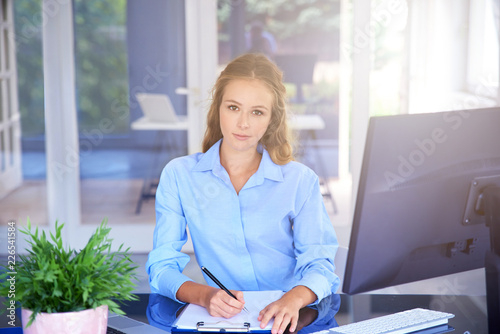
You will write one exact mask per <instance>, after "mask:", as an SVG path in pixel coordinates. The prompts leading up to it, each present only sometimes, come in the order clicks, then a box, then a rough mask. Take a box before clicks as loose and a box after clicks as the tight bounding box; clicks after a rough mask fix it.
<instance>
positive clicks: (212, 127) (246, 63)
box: [202, 53, 294, 165]
mask: <svg viewBox="0 0 500 334" xmlns="http://www.w3.org/2000/svg"><path fill="white" fill-rule="evenodd" d="M282 78H283V73H282V72H281V71H280V69H279V68H278V67H277V66H276V65H275V64H274V63H272V62H271V61H270V60H269V59H268V58H267V57H266V56H264V55H262V54H253V53H249V54H244V55H242V56H239V57H238V58H236V59H234V60H233V61H231V62H230V63H229V64H228V65H227V66H226V68H225V69H224V71H222V73H221V74H220V76H219V78H218V79H217V81H216V82H215V85H214V87H213V89H212V103H211V105H210V109H209V111H208V115H207V130H206V131H205V136H204V138H203V143H202V150H203V152H206V151H208V150H209V149H210V147H212V145H214V144H215V143H216V142H217V141H218V140H219V139H221V138H222V131H221V128H220V117H219V109H220V105H221V103H222V97H223V95H224V89H225V88H226V86H227V84H228V83H229V82H231V80H236V79H245V80H260V81H261V82H263V83H264V84H265V85H266V86H267V87H269V89H270V91H271V92H272V93H273V96H274V99H273V106H272V112H271V120H270V122H269V126H268V127H267V130H266V132H265V134H264V136H262V138H261V140H260V143H261V144H262V146H263V147H264V148H265V149H266V150H267V152H268V153H269V156H270V157H271V159H272V160H273V162H274V163H276V164H278V165H284V164H287V163H288V162H290V161H292V160H294V157H293V149H292V136H291V133H290V130H289V127H288V122H287V115H286V104H285V97H286V90H285V86H284V85H283V82H282Z"/></svg>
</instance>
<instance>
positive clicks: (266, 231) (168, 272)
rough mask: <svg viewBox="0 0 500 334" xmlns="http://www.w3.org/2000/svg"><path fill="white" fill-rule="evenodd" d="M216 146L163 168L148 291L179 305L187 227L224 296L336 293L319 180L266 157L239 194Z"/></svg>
mask: <svg viewBox="0 0 500 334" xmlns="http://www.w3.org/2000/svg"><path fill="white" fill-rule="evenodd" d="M220 143H221V140H220V141H218V142H217V143H216V144H214V145H213V146H212V147H211V148H210V149H209V150H208V151H207V152H206V153H196V154H193V155H189V156H185V157H181V158H177V159H174V160H172V161H170V162H169V163H168V164H167V165H166V166H165V168H164V169H163V172H162V174H161V178H160V183H159V186H158V189H157V192H156V228H155V231H154V239H153V250H152V251H151V252H150V254H149V258H148V262H147V263H146V270H147V272H148V275H149V280H150V286H151V290H152V292H155V293H160V294H162V295H165V296H167V297H169V298H172V299H174V300H177V299H176V294H177V290H178V289H179V287H180V286H181V285H182V284H183V283H184V282H186V281H188V280H190V279H189V278H188V277H187V276H185V275H183V274H182V271H183V269H184V267H185V266H186V264H187V263H188V262H189V256H188V255H187V254H184V253H182V252H181V248H182V246H183V245H184V244H185V243H186V241H187V229H186V227H187V228H188V229H189V233H190V235H191V239H192V242H193V247H194V251H195V255H196V259H197V261H198V264H199V265H200V266H205V267H206V268H208V269H209V270H210V271H211V272H212V274H213V275H214V276H215V277H217V278H218V279H219V281H221V282H222V283H223V284H224V285H225V286H226V287H227V288H228V289H234V290H242V291H245V290H282V291H288V290H289V289H291V288H293V287H294V286H297V285H304V286H306V287H308V288H310V289H311V290H312V291H313V292H314V293H315V294H316V296H317V297H318V301H320V300H321V299H323V298H324V297H326V296H328V295H329V294H331V293H332V292H335V291H336V290H337V288H338V285H339V279H338V277H337V276H336V275H335V273H334V269H335V266H334V257H335V253H336V251H337V247H338V242H337V237H336V235H335V231H334V230H333V227H332V224H331V222H330V220H329V218H328V214H327V212H326V210H325V206H324V203H323V198H322V195H321V192H320V188H319V182H318V177H317V175H316V174H315V173H314V172H313V171H312V170H311V169H310V168H308V167H306V166H304V165H302V164H300V163H298V162H295V161H292V162H289V163H288V164H286V165H282V166H280V165H277V164H275V163H274V162H273V161H272V160H271V158H270V157H269V154H268V152H267V151H266V150H263V151H262V160H261V162H260V165H259V169H258V170H257V172H256V173H255V174H254V175H252V176H251V177H250V179H249V180H248V181H247V183H246V184H245V185H244V186H243V188H242V189H241V190H240V192H239V194H237V193H236V191H235V189H234V187H233V185H232V183H231V180H230V178H229V175H228V173H227V171H226V170H225V169H224V167H223V166H222V165H221V163H220V157H219V148H220ZM205 279H206V281H207V283H208V284H209V285H212V286H216V285H215V284H214V283H213V282H212V281H211V280H210V279H209V278H208V277H205Z"/></svg>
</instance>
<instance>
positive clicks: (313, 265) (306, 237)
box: [293, 174, 340, 302]
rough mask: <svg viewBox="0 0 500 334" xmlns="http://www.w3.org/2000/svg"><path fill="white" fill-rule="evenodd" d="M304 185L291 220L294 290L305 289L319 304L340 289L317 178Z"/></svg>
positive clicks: (332, 234)
mask: <svg viewBox="0 0 500 334" xmlns="http://www.w3.org/2000/svg"><path fill="white" fill-rule="evenodd" d="M307 183H308V184H309V185H308V186H307V185H304V186H303V187H304V189H303V190H304V192H305V193H307V194H308V196H307V197H306V198H305V201H304V203H303V205H302V207H301V209H300V210H299V211H298V214H297V215H296V216H295V217H294V218H293V236H294V237H293V238H294V245H295V256H296V258H297V265H296V268H295V271H294V277H295V284H294V286H298V285H303V286H306V287H308V288H309V289H311V290H312V291H313V292H314V293H315V294H316V296H317V297H318V299H317V301H316V302H320V301H321V300H322V299H323V298H325V297H327V296H329V295H330V294H332V293H334V292H335V291H337V289H338V287H339V285H340V280H339V278H338V276H337V275H336V274H335V264H334V259H335V254H336V252H337V249H338V241H337V236H336V234H335V231H334V229H333V226H332V223H331V222H330V218H329V217H328V213H327V212H326V208H325V205H324V203H323V196H322V194H321V191H320V187H319V180H318V177H317V176H316V175H315V174H314V178H313V181H312V182H307ZM307 187H309V189H307Z"/></svg>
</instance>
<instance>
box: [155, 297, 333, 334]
mask: <svg viewBox="0 0 500 334" xmlns="http://www.w3.org/2000/svg"><path fill="white" fill-rule="evenodd" d="M185 305H186V304H181V303H178V302H176V301H174V300H172V299H170V298H167V297H164V296H162V295H159V294H151V295H150V296H149V303H148V307H147V310H146V316H147V318H148V321H149V324H150V325H152V326H155V327H158V328H160V329H163V330H165V331H168V332H171V331H172V324H173V323H174V321H175V319H176V318H177V316H178V315H179V314H180V313H181V311H182V309H183V307H184V306H185ZM339 309H340V296H339V295H337V294H332V295H330V296H328V297H326V298H324V299H323V300H322V301H321V302H320V303H319V304H317V305H311V306H308V307H304V308H303V309H301V310H300V312H299V322H298V326H297V331H296V333H298V334H308V333H313V332H317V331H321V330H326V329H329V328H333V327H337V326H338V324H337V321H336V320H335V315H336V314H337V312H338V311H339ZM285 333H290V332H289V331H288V330H287V331H286V332H285Z"/></svg>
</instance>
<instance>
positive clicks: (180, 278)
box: [146, 165, 191, 301]
mask: <svg viewBox="0 0 500 334" xmlns="http://www.w3.org/2000/svg"><path fill="white" fill-rule="evenodd" d="M155 203H156V204H155V209H156V227H155V230H154V235H153V250H152V251H151V252H150V253H149V256H148V261H147V262H146V272H147V273H148V275H149V285H150V287H151V292H153V293H159V294H161V295H164V296H166V297H168V298H170V299H173V300H175V301H179V300H178V299H177V298H176V295H177V290H179V288H180V286H181V285H182V284H183V283H184V282H186V281H191V279H190V278H189V277H187V276H185V275H183V274H182V271H183V270H184V268H185V267H186V265H187V264H188V262H189V259H190V257H189V255H187V254H185V253H182V252H181V249H182V246H183V245H184V244H185V243H186V241H187V231H186V219H185V217H184V212H183V210H182V205H181V201H180V198H179V192H178V186H177V179H176V177H175V170H174V168H172V166H171V165H167V166H166V167H165V168H164V170H163V172H162V174H161V177H160V182H159V184H158V188H157V190H156V202H155Z"/></svg>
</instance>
